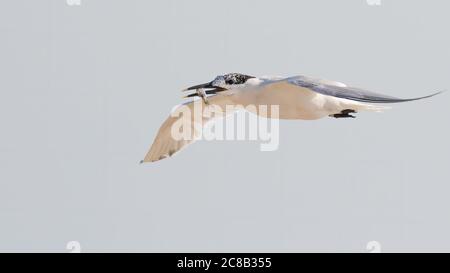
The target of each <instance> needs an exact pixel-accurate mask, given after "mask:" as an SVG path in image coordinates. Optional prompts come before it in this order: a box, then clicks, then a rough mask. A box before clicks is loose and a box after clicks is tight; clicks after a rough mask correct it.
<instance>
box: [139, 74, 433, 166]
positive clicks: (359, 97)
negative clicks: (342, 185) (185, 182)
mask: <svg viewBox="0 0 450 273" xmlns="http://www.w3.org/2000/svg"><path fill="white" fill-rule="evenodd" d="M183 91H191V92H192V91H193V92H192V93H190V94H188V95H187V96H185V97H186V98H195V97H200V98H201V100H198V99H196V100H192V101H189V102H187V103H184V104H182V105H181V106H178V107H182V106H183V107H187V108H189V109H191V110H193V108H194V105H195V104H201V106H203V107H208V106H209V105H215V106H216V107H217V106H218V107H220V108H222V109H225V107H226V106H227V105H240V106H243V107H246V106H248V105H256V106H259V105H266V106H271V105H277V106H278V109H279V112H278V113H277V114H278V115H277V117H276V118H279V119H302V120H315V119H320V118H323V117H333V118H354V117H355V116H354V114H355V113H357V112H360V111H375V112H380V111H381V110H383V109H386V108H388V107H386V106H383V105H382V104H389V103H398V102H407V101H414V100H420V99H424V98H429V97H432V96H435V95H437V94H439V93H441V92H437V93H434V94H431V95H427V96H423V97H417V98H409V99H401V98H396V97H392V96H387V95H383V94H379V93H374V92H370V91H366V90H363V89H360V88H356V87H351V86H347V85H345V84H343V83H340V82H336V81H329V80H324V79H316V78H310V77H306V76H294V77H287V78H286V77H253V76H249V75H244V74H239V73H229V74H225V75H220V76H217V77H216V78H215V79H214V80H212V81H210V82H207V83H204V84H199V85H195V86H191V87H189V88H186V89H184V90H183ZM254 109H256V111H255V114H257V115H259V116H262V115H264V116H265V117H267V118H273V116H272V115H271V113H270V112H269V113H260V112H259V111H258V110H257V109H259V108H258V107H256V108H254ZM175 110H176V109H175ZM214 117H215V116H213V117H202V118H201V123H202V124H201V126H200V127H196V126H194V123H195V122H192V125H191V127H192V137H191V138H187V139H181V140H176V139H174V138H173V137H172V136H171V127H172V126H173V125H174V124H175V123H176V122H177V121H179V120H180V119H181V118H182V117H179V116H178V117H177V116H175V117H174V116H172V115H171V116H169V117H168V118H167V119H166V121H165V122H164V123H163V124H162V125H161V127H160V129H159V131H158V134H157V135H156V138H155V140H154V142H153V144H152V146H151V148H150V150H149V151H148V153H147V155H146V156H145V158H144V159H143V160H142V161H141V163H142V162H153V161H158V160H161V159H164V158H166V157H169V156H172V155H173V154H174V153H176V152H178V151H179V150H180V149H182V148H183V147H185V146H186V145H188V144H190V143H192V142H193V141H194V140H195V135H198V133H199V132H198V131H199V130H201V129H202V126H204V125H205V124H206V123H207V122H209V121H211V120H213V119H214Z"/></svg>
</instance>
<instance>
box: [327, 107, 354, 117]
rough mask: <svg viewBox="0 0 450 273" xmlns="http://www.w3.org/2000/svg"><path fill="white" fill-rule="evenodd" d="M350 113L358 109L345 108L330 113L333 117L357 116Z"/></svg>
mask: <svg viewBox="0 0 450 273" xmlns="http://www.w3.org/2000/svg"><path fill="white" fill-rule="evenodd" d="M350 113H356V111H355V110H353V109H345V110H342V111H341V112H340V113H338V114H334V115H330V117H333V118H355V116H353V115H350Z"/></svg>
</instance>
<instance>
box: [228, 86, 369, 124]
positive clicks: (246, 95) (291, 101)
mask: <svg viewBox="0 0 450 273" xmlns="http://www.w3.org/2000/svg"><path fill="white" fill-rule="evenodd" d="M269 87H270V88H269ZM233 98H234V99H233V100H234V101H235V102H236V103H238V104H242V105H243V106H244V107H247V106H249V105H255V106H256V109H259V107H258V106H260V105H267V106H268V108H269V109H270V106H272V105H278V106H279V118H281V119H306V120H312V119H319V118H322V117H325V116H328V115H332V114H337V113H339V112H341V111H342V110H344V109H354V108H359V106H360V105H361V104H360V103H358V102H354V101H350V100H346V99H339V98H335V97H331V96H325V95H322V94H319V93H316V92H314V91H310V90H309V89H307V88H302V87H298V86H294V85H291V84H283V83H280V84H279V86H274V84H272V85H269V86H268V87H264V86H263V87H261V88H258V89H249V90H245V91H242V92H238V93H236V94H234V95H233ZM248 109H250V107H249V108H248ZM355 110H357V109H355ZM252 112H254V111H252ZM256 114H259V115H261V113H260V112H258V111H257V112H256ZM271 116H272V114H271V113H269V117H271Z"/></svg>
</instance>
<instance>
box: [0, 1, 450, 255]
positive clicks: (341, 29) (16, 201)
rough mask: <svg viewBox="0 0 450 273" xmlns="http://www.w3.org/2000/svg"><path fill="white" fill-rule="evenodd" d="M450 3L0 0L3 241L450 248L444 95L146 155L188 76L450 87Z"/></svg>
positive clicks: (20, 245)
mask: <svg viewBox="0 0 450 273" xmlns="http://www.w3.org/2000/svg"><path fill="white" fill-rule="evenodd" d="M449 10H450V3H449V1H444V0H442V1H411V0H391V1H388V0H381V5H380V6H369V5H368V4H367V3H366V1H365V0H349V1H333V0H328V1H325V0H314V1H261V0H258V1H242V0H227V1H224V0H223V1H211V0H203V1H197V0H192V1H181V0H179V1H168V0H164V1H163V0H160V1H137V0H127V1H125V0H122V1H118V0H81V5H80V6H69V5H67V3H66V0H58V1H56V0H40V1H32V0H9V1H7V0H2V1H1V2H0V37H1V41H0V75H1V76H0V126H1V127H0V251H61V252H65V251H67V250H66V249H65V248H66V243H67V242H68V241H73V240H76V241H79V242H80V244H81V246H82V251H151V252H159V251H164V252H172V251H188V252H193V251H227V252H229V251H257V252H262V251H277V252H278V251H289V252H298V251H300V252H304V251H320V252H322V251H338V252H347V251H351V252H365V251H366V244H367V242H369V241H372V240H376V241H378V242H380V244H381V246H382V251H386V252H387V251H450V197H449V196H450V165H449V164H450V129H449V126H450V122H449V117H450V94H449V93H445V94H443V95H440V96H438V97H435V98H432V99H429V100H424V101H418V102H411V103H405V104H401V105H400V104H399V105H395V106H394V108H393V109H392V110H389V111H387V112H385V113H381V114H378V113H361V114H358V117H357V118H356V119H339V120H337V119H332V118H325V119H322V120H318V121H282V122H281V123H280V146H279V149H278V150H277V151H275V152H261V151H260V150H259V142H254V141H253V142H246V141H213V142H211V141H201V142H198V143H195V144H194V145H192V146H190V147H188V148H187V149H185V150H184V151H182V152H181V153H179V154H178V155H177V156H175V157H173V158H170V159H166V160H163V161H160V162H157V163H153V164H143V165H139V164H138V162H139V161H140V160H141V159H142V158H143V157H144V155H145V153H146V152H147V150H148V148H149V147H150V145H151V143H152V141H153V138H154V136H155V134H156V132H157V130H158V128H159V126H160V125H161V123H162V121H163V120H164V119H165V118H166V117H167V115H168V113H169V111H170V109H171V108H172V107H173V106H174V105H176V104H178V103H180V102H182V99H181V98H180V97H181V92H180V90H181V89H182V88H185V87H187V86H191V85H194V84H198V83H203V82H206V81H209V80H211V79H213V78H214V77H215V76H216V75H218V74H223V73H228V72H241V73H246V74H250V75H254V76H261V75H280V76H293V75H298V74H304V75H309V76H317V77H322V78H327V79H332V80H338V81H342V82H345V83H347V84H351V85H355V86H358V87H362V88H366V89H369V90H373V91H378V92H382V93H385V94H388V95H393V96H398V97H414V96H420V95H425V94H428V93H431V92H434V91H439V90H445V89H449V88H450V77H449V72H450V35H449V26H450V16H449Z"/></svg>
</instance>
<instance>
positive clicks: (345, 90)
mask: <svg viewBox="0 0 450 273" xmlns="http://www.w3.org/2000/svg"><path fill="white" fill-rule="evenodd" d="M287 82H288V83H290V84H293V85H297V86H300V87H303V88H308V89H310V90H312V91H314V92H317V93H320V94H322V95H327V96H333V97H337V98H342V99H348V100H354V101H360V102H368V103H396V102H406V101H413V100H420V99H425V98H429V97H432V96H435V95H437V94H439V93H442V92H437V93H434V94H431V95H428V96H424V97H419V98H411V99H400V98H396V97H391V96H387V95H383V94H378V93H374V92H370V91H367V90H363V89H359V88H355V87H344V86H339V85H333V84H330V82H328V83H324V82H322V81H320V80H316V79H312V78H308V77H305V76H297V77H292V78H288V79H287Z"/></svg>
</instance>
